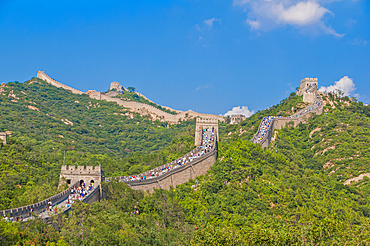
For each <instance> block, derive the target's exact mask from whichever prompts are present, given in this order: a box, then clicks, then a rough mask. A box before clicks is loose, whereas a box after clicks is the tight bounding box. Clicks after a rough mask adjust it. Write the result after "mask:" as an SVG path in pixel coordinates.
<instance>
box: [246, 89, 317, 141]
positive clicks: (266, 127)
mask: <svg viewBox="0 0 370 246" xmlns="http://www.w3.org/2000/svg"><path fill="white" fill-rule="evenodd" d="M312 88H314V87H312ZM322 104H323V103H322V100H321V97H320V96H316V98H315V101H314V102H313V103H312V104H310V105H309V106H308V107H307V108H305V109H302V110H301V111H299V112H298V113H296V114H293V115H291V116H287V117H286V118H298V117H300V116H301V115H304V114H306V113H308V112H310V111H313V110H315V109H317V108H319V107H322ZM274 118H283V117H282V116H277V117H273V116H267V117H264V118H263V119H262V122H261V125H260V127H259V129H258V132H257V134H256V135H255V136H254V137H253V138H252V140H251V141H252V142H254V143H261V141H262V140H263V139H264V138H265V136H266V135H268V133H269V132H270V131H271V127H272V121H273V120H274Z"/></svg>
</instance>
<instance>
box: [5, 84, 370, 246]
mask: <svg viewBox="0 0 370 246" xmlns="http://www.w3.org/2000/svg"><path fill="white" fill-rule="evenodd" d="M34 80H35V81H38V80H37V79H34ZM38 82H40V83H44V82H43V81H38ZM27 83H29V82H26V83H25V84H24V85H27ZM32 84H34V83H31V86H32ZM14 85H17V86H19V85H22V84H17V83H14ZM36 85H37V84H36ZM11 86H13V84H12V83H9V84H7V85H6V91H7V93H10V91H11V89H12V87H11ZM27 86H28V85H27ZM42 86H46V87H47V86H48V85H47V84H45V85H44V84H42ZM47 88H48V87H47ZM21 89H22V91H24V89H23V87H22V88H21ZM49 89H50V90H57V91H58V93H60V92H61V91H60V90H61V89H56V88H54V89H52V87H50V88H49ZM62 91H63V90H62ZM24 92H26V91H24ZM64 92H66V91H64ZM7 93H5V95H4V97H3V98H5V99H2V100H5V101H6V100H7V101H6V102H5V101H1V102H2V103H3V102H4V103H5V104H6V105H7V106H8V107H9V106H10V105H13V104H16V102H13V101H11V100H18V102H19V101H20V100H21V99H20V97H19V96H18V94H19V93H16V94H15V96H12V95H10V96H9V97H8V95H9V94H7ZM12 93H14V92H12ZM26 93H27V92H26ZM66 93H67V94H66V95H68V96H72V94H71V93H69V92H66ZM21 94H23V93H22V92H21ZM73 96H77V95H73ZM321 96H322V99H323V102H324V107H323V114H321V115H315V116H313V117H312V118H309V119H307V120H305V121H303V122H301V123H299V124H298V125H297V126H296V127H294V124H288V125H287V126H286V127H283V128H282V129H280V130H275V131H274V132H273V137H272V139H271V143H270V145H269V146H268V147H267V148H262V147H261V145H259V144H253V143H251V141H250V140H251V139H252V137H253V136H254V134H255V133H256V131H257V128H258V126H259V124H260V122H261V120H262V119H263V118H264V117H266V116H275V117H276V116H277V117H279V116H281V117H284V116H289V115H292V114H294V113H296V112H298V111H299V110H300V109H303V108H305V107H306V106H307V105H308V104H307V103H304V102H303V96H302V95H297V94H296V93H291V95H290V96H289V97H288V98H286V99H284V100H282V101H281V102H280V103H279V104H277V105H274V106H272V107H270V108H267V109H265V110H261V111H258V112H257V113H255V114H254V115H252V116H251V117H249V118H247V119H245V120H243V121H242V122H241V123H239V124H235V125H228V124H226V123H220V124H219V130H220V131H219V135H220V138H219V143H218V159H217V161H216V162H215V164H214V165H213V166H212V167H211V170H210V171H209V172H208V174H207V175H204V176H202V177H198V178H197V180H190V181H189V182H187V183H184V184H182V185H179V186H177V187H176V189H171V190H169V191H165V190H156V191H155V192H154V193H153V194H145V193H143V192H142V191H135V190H132V189H130V188H129V187H128V186H127V185H125V184H124V183H119V182H108V183H105V184H103V186H104V189H106V190H107V193H108V197H107V200H105V201H101V202H96V203H93V204H91V205H88V204H83V203H80V204H76V205H74V212H73V213H72V214H70V215H69V216H68V220H67V222H63V223H62V225H61V228H60V231H54V230H53V229H52V228H51V227H47V226H46V225H44V226H45V227H44V229H42V230H41V229H40V227H37V226H35V225H34V224H32V223H28V224H25V225H22V226H21V225H17V224H15V225H6V226H7V227H6V226H4V225H3V226H4V228H12V230H14V231H15V230H19V231H21V232H22V233H23V234H17V233H14V234H12V235H21V236H19V240H31V241H32V242H35V243H36V244H42V243H46V242H47V241H52V242H57V241H58V240H59V241H60V243H67V245H68V244H118V245H170V244H172V245H189V244H192V245H217V244H218V245H302V244H317V245H343V244H347V245H366V244H368V242H369V241H370V238H369V235H370V218H369V217H370V199H369V195H370V179H369V178H367V176H370V174H369V173H370V165H369V163H368V161H367V160H368V158H369V154H370V153H369V151H368V150H369V145H368V142H369V141H368V137H369V135H370V127H369V126H370V108H369V106H365V105H363V103H362V102H358V101H356V100H355V99H352V98H349V97H339V96H337V95H335V94H322V95H321ZM78 97H79V98H80V100H81V101H82V100H83V99H85V98H86V99H87V101H85V104H86V103H87V106H89V104H88V102H89V101H88V100H92V99H91V98H89V97H87V95H78ZM123 98H124V97H123ZM33 100H34V99H33ZM73 100H74V99H73ZM46 101H47V99H45V100H41V101H40V100H39V101H38V102H36V103H37V104H33V105H35V106H34V107H38V106H37V105H39V104H42V103H45V102H46ZM96 103H99V105H100V103H103V101H101V100H99V101H91V104H92V105H97V104H96ZM104 103H107V105H109V109H111V107H112V108H114V107H117V109H119V110H122V108H120V107H119V106H118V105H117V104H115V103H110V104H109V103H108V102H104ZM0 105H2V104H0ZM16 105H17V104H16ZM48 105H49V104H48ZM51 105H52V104H50V105H49V106H48V107H47V108H49V107H51ZM102 107H103V104H102V105H100V107H98V106H96V108H94V110H98V109H99V110H102ZM107 107H108V106H107ZM23 108H24V109H28V110H32V109H29V108H28V107H26V106H23ZM40 108H41V106H40ZM51 108H52V107H51ZM85 108H86V107H85ZM17 109H18V110H20V109H21V108H17ZM38 109H39V107H38ZM86 109H87V108H86ZM90 109H92V107H91V106H89V110H90ZM109 109H108V108H105V110H104V111H107V112H108V110H109ZM39 110H40V109H39ZM43 110H46V108H43ZM55 110H56V109H55ZM59 110H62V109H59ZM84 110H85V109H84ZM89 110H87V111H89ZM30 112H34V113H37V114H39V115H41V112H42V110H40V112H39V111H37V110H36V111H35V110H32V111H30ZM72 112H73V111H72ZM89 112H90V111H89ZM109 112H112V111H109ZM8 113H10V112H8ZM126 113H132V112H126ZM126 113H124V114H126ZM86 114H87V113H86ZM112 114H113V113H112ZM25 115H26V117H24V118H27V114H25ZM32 115H33V114H32ZM71 115H73V113H72V114H71ZM67 116H68V115H66V116H63V117H61V118H59V121H60V122H59V121H58V122H59V123H60V124H61V125H63V124H64V125H65V126H67V127H70V125H68V123H69V121H71V122H75V121H76V119H74V118H72V117H69V118H68V117H67ZM107 116H108V114H107ZM109 116H111V115H109ZM113 116H118V115H114V114H113ZM113 116H112V117H113ZM35 117H36V116H33V118H32V119H34V118H35ZM47 117H49V116H47ZM95 117H96V116H94V118H95ZM122 117H125V116H122ZM127 117H128V120H134V119H135V117H138V118H137V119H142V121H140V123H139V124H136V123H137V122H139V121H137V122H136V123H135V122H134V124H132V125H131V124H129V123H127V125H130V126H131V127H132V128H127V129H131V130H132V129H134V128H135V127H139V126H140V125H142V122H143V121H144V122H146V120H147V122H148V123H147V124H146V127H149V128H150V129H151V128H153V130H154V129H157V128H158V127H157V128H156V127H155V126H156V124H158V125H160V124H163V126H165V127H163V126H162V127H159V129H162V131H163V133H165V132H166V131H170V130H172V132H168V133H169V134H177V135H173V136H172V138H171V143H169V141H170V139H169V140H168V141H167V142H165V143H164V144H163V146H162V147H163V148H158V149H157V151H158V154H157V155H156V156H157V157H163V159H162V160H164V158H165V157H168V156H172V157H175V156H179V155H180V152H181V151H178V147H181V146H183V147H182V148H180V149H182V150H183V152H182V153H186V151H188V150H189V149H191V147H193V146H192V141H193V135H192V134H193V132H194V129H193V128H192V127H194V125H192V124H194V122H192V121H186V122H182V123H181V124H175V125H170V124H166V123H165V122H160V121H155V124H152V123H153V121H152V119H149V118H145V117H144V118H139V117H141V116H140V115H138V114H134V118H133V119H130V117H129V116H127ZM1 119H2V118H1ZM62 119H64V121H62ZM65 119H68V122H67V124H66V123H65V122H66V120H65ZM112 119H114V118H110V117H109V118H107V121H106V122H105V124H107V123H108V122H109V121H110V120H112ZM91 120H94V119H91ZM98 123H99V124H101V125H102V126H104V124H102V123H100V122H96V123H95V124H98ZM135 124H136V126H135ZM183 124H184V125H183ZM64 125H63V126H64ZM167 126H168V127H169V128H167ZM18 127H19V126H18ZM37 127H41V125H38V126H37ZM95 127H96V128H94V133H95V134H98V133H97V132H98V131H99V129H103V128H104V127H100V126H99V125H96V126H95ZM127 127H128V126H127ZM31 129H33V128H31ZM0 130H1V129H0ZM5 130H7V129H4V131H5ZM142 130H144V129H142ZM69 131H71V132H72V128H71V129H70V130H69ZM144 131H146V130H144ZM183 131H185V132H186V131H187V134H184V133H183ZM28 132H31V130H29V131H28ZM122 132H124V131H122ZM105 134H111V132H106V133H105ZM112 135H114V134H112ZM139 135H140V134H139ZM34 136H36V135H34ZM77 136H79V135H76V137H77ZM12 138H13V137H12ZM12 138H9V140H10V142H12ZM64 139H65V138H60V139H59V140H63V141H64ZM119 139H120V138H117V140H116V141H120V140H119ZM154 139H155V138H154ZM19 140H23V139H22V138H20V137H19ZM141 140H142V141H143V142H145V143H146V141H147V143H148V144H149V143H150V142H151V140H148V139H146V138H141ZM186 143H187V144H186ZM112 144H113V143H112ZM10 145H11V146H13V147H12V148H11V149H6V148H8V146H6V147H3V148H2V149H1V150H0V151H3V152H4V153H7V154H8V155H9V154H10V152H12V151H15V150H16V148H17V146H19V142H18V145H16V144H14V145H13V144H10ZM94 146H97V147H98V145H94ZM83 147H84V146H83V145H81V148H83ZM99 148H100V149H101V151H104V149H108V148H109V145H103V146H101V147H99ZM92 150H93V148H91V149H89V150H86V153H88V152H89V151H92ZM171 150H172V151H173V152H172V153H173V154H172V155H171ZM151 151H152V150H151ZM18 153H21V152H20V151H18ZM31 153H33V155H34V156H36V157H37V156H39V155H38V153H37V152H35V151H33V150H32V151H31ZM109 153H110V154H106V156H107V157H109V158H110V159H109V158H108V159H106V162H103V163H106V164H104V165H106V167H107V168H108V170H112V171H111V173H113V172H114V173H118V172H121V169H122V168H123V169H125V167H126V169H125V170H128V171H127V172H126V173H125V174H132V173H134V171H138V170H139V168H141V169H140V170H141V171H144V170H149V169H146V167H147V166H145V164H144V163H145V162H143V161H142V162H141V163H139V164H137V165H135V166H136V167H135V168H137V169H136V170H133V169H132V168H131V167H130V169H127V166H126V165H127V164H128V165H130V164H131V163H130V160H131V159H125V158H129V157H130V158H133V156H132V155H131V153H127V154H125V155H127V157H124V158H122V161H121V162H119V161H118V162H117V164H112V162H114V161H115V160H116V159H114V158H116V157H114V156H115V155H119V154H114V153H117V152H115V151H113V149H112V150H111V152H109ZM123 153H124V152H123ZM110 155H112V156H113V157H110ZM59 157H61V155H59ZM43 158H45V156H44V157H43ZM89 158H91V159H93V158H96V156H94V155H90V154H88V155H87V157H86V159H89ZM175 158H176V157H175ZM25 159H27V160H30V158H29V157H27V158H25ZM143 159H145V156H143ZM149 159H150V158H149ZM169 159H171V157H170V158H169ZM59 160H60V161H61V158H60V159H59ZM101 160H103V159H99V161H101ZM79 161H81V160H79ZM89 161H90V160H89ZM99 161H98V162H99ZM76 162H77V161H76ZM98 162H97V163H98ZM8 163H11V161H8ZM40 163H43V162H39V164H40ZM78 163H82V162H78ZM125 163H127V164H125ZM163 163H164V162H161V160H158V162H156V163H154V165H152V164H150V165H151V166H152V167H154V166H155V165H158V164H163ZM50 164H51V163H45V167H44V168H45V169H46V168H47V167H49V166H50ZM143 164H144V165H143ZM10 167H12V165H8V166H6V168H10ZM23 175H24V176H22V177H25V176H27V175H25V174H24V173H23ZM351 181H352V182H351ZM6 182H8V183H10V182H11V179H7V180H6ZM4 184H5V183H4ZM15 184H16V183H12V185H15ZM8 199H14V198H12V197H10V196H8ZM13 204H14V203H13ZM136 210H138V211H140V214H136V213H133V212H134V211H136ZM40 223H41V222H40ZM0 225H1V224H0ZM0 228H1V226H0ZM29 228H31V229H32V230H31V229H29ZM45 228H47V229H45ZM92 228H94V229H92ZM45 230H48V232H49V233H48V234H45V233H44V231H45ZM34 231H35V232H34ZM80 231H82V232H83V233H84V238H81V237H80V235H79V234H78V232H80ZM9 235H10V234H9ZM21 237H23V238H21Z"/></svg>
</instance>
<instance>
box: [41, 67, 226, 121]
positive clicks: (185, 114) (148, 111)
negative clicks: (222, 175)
mask: <svg viewBox="0 0 370 246" xmlns="http://www.w3.org/2000/svg"><path fill="white" fill-rule="evenodd" d="M37 78H39V79H42V80H44V81H46V82H47V83H49V84H51V85H53V86H56V87H59V88H63V89H65V90H68V91H71V92H72V93H74V94H79V95H82V94H88V95H89V97H90V98H93V99H97V100H105V101H108V102H115V103H117V104H118V105H120V106H122V107H125V108H127V110H129V111H131V112H135V113H139V114H140V115H148V116H150V117H151V118H152V119H154V120H156V119H158V120H161V121H166V122H169V123H178V122H179V121H180V120H188V119H193V118H196V117H202V118H208V119H218V120H219V121H221V122H224V121H225V117H223V116H220V115H213V114H202V113H198V112H194V111H191V110H188V111H181V110H174V109H171V108H169V107H163V108H166V109H168V110H171V111H174V112H176V113H177V114H176V115H173V114H170V113H167V112H165V111H162V110H160V109H158V108H155V107H153V106H151V105H148V104H145V103H139V102H133V101H125V100H121V99H119V98H114V97H112V96H108V95H105V94H104V93H102V92H97V91H88V92H86V93H84V92H82V91H79V90H77V89H74V88H72V87H70V86H68V85H64V84H62V83H60V82H58V81H56V80H54V79H52V78H50V77H49V76H48V75H46V74H45V72H44V71H38V72H37ZM113 83H118V82H113ZM136 94H138V95H140V96H143V95H142V94H140V93H138V92H136ZM113 95H114V94H113ZM144 98H145V99H147V100H149V99H148V98H146V97H145V96H144ZM149 101H150V100H149Z"/></svg>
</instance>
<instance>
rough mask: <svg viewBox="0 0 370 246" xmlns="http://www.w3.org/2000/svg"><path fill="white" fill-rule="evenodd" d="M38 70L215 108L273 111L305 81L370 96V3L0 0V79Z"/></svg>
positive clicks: (177, 104)
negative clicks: (312, 79) (317, 79)
mask: <svg viewBox="0 0 370 246" xmlns="http://www.w3.org/2000/svg"><path fill="white" fill-rule="evenodd" d="M38 70H43V71H45V72H46V73H47V74H48V75H50V76H51V77H53V78H55V79H56V80H58V81H60V82H62V83H65V84H67V85H70V86H72V87H75V88H77V89H80V90H82V91H87V90H89V89H95V90H100V91H106V90H107V89H109V84H110V82H112V81H118V82H120V83H121V84H122V85H124V86H125V87H128V86H133V87H135V88H136V89H137V91H139V92H141V93H143V94H144V95H146V96H147V97H149V98H150V99H152V100H153V101H155V102H157V103H158V104H160V105H166V106H170V107H172V108H175V109H181V110H188V109H192V110H195V111H199V112H204V113H213V114H225V113H226V112H227V111H229V110H231V109H232V108H233V107H236V106H244V107H243V108H242V109H241V110H239V111H238V110H234V112H240V111H242V112H243V113H245V114H248V113H249V110H250V111H252V110H255V111H256V110H259V109H264V108H266V107H269V106H271V105H273V104H276V103H278V102H279V101H280V100H281V99H283V98H285V97H287V96H288V95H289V93H290V92H292V91H295V88H296V87H297V86H299V83H300V80H301V79H302V77H318V78H319V85H320V86H326V87H328V86H334V87H335V88H341V89H342V90H346V91H347V94H349V95H351V96H356V97H358V98H359V99H360V100H361V101H363V102H365V103H369V102H370V93H369V92H370V79H369V78H370V3H369V1H365V0H357V1H355V0H342V1H335V0H305V1H303V0H259V1H257V0H234V1H233V0H222V1H221V0H215V1H211V0H208V1H206V0H198V1H191V0H184V1H179V0H173V1H140V0H135V1H129V0H125V1H79V0H74V1H58V3H54V2H53V3H50V1H25V0H23V1H17V0H12V1H10V0H9V1H7V0H5V1H4V0H3V1H2V0H0V82H9V81H20V82H23V81H25V80H28V79H30V78H31V77H34V76H36V73H37V71H38ZM336 81H337V82H336ZM338 81H339V82H338ZM335 83H336V84H335ZM328 88H333V87H328Z"/></svg>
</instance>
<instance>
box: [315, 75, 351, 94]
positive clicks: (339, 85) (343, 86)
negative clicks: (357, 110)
mask: <svg viewBox="0 0 370 246" xmlns="http://www.w3.org/2000/svg"><path fill="white" fill-rule="evenodd" d="M338 90H341V91H342V92H344V96H349V95H351V94H352V92H354V91H355V90H356V86H355V83H353V79H351V78H349V77H348V76H344V77H343V78H341V79H340V80H339V81H335V82H334V85H330V86H327V87H325V86H321V87H320V91H322V92H324V91H326V92H334V93H337V92H338Z"/></svg>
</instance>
